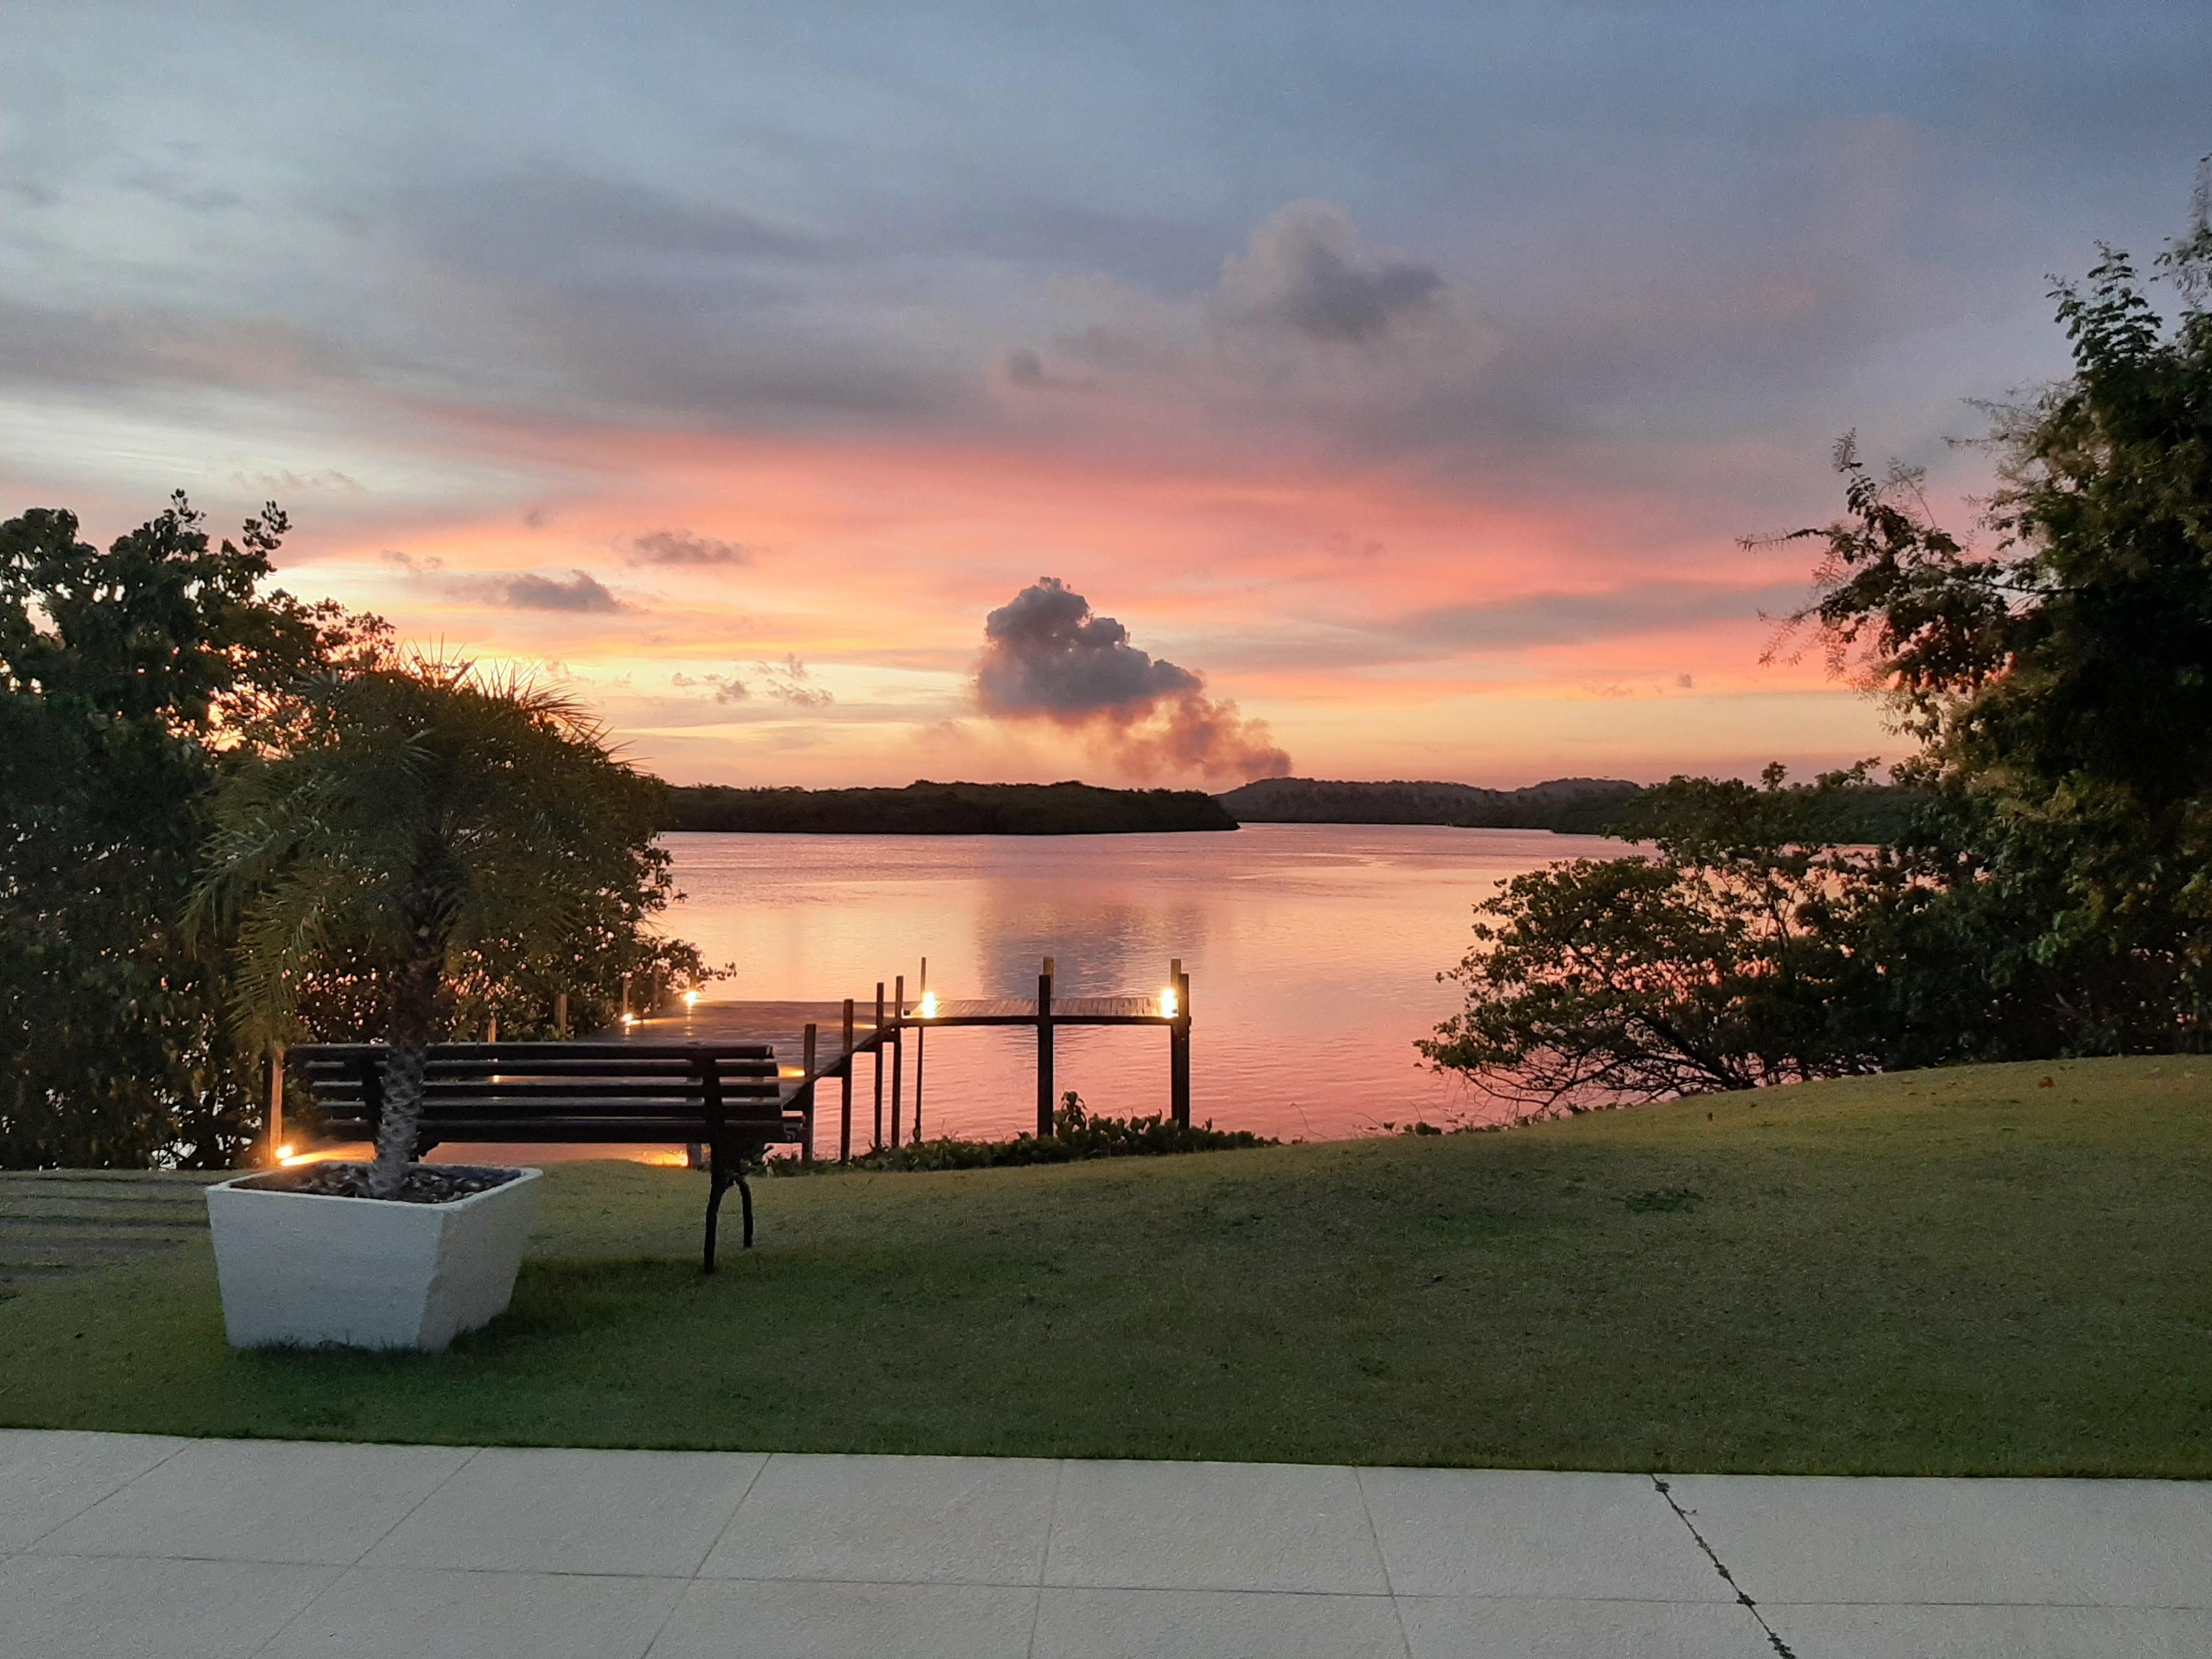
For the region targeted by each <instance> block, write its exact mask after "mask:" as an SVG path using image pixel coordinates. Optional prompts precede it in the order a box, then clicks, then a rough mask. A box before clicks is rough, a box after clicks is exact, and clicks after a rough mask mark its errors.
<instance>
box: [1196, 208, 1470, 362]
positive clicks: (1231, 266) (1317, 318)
mask: <svg viewBox="0 0 2212 1659" xmlns="http://www.w3.org/2000/svg"><path fill="white" fill-rule="evenodd" d="M1443 285H1444V279H1443V276H1440V275H1439V274H1438V273H1437V270H1436V269H1435V268H1434V267H1433V266H1431V265H1425V264H1417V263H1415V262H1414V261H1413V260H1410V259H1404V258H1394V257H1392V256H1389V255H1387V254H1383V253H1379V252H1376V251H1374V250H1373V249H1370V247H1368V246H1367V245H1366V244H1365V243H1364V241H1363V240H1361V239H1360V235H1359V232H1358V228H1356V227H1354V226H1353V224H1352V215H1351V214H1350V213H1349V212H1347V211H1346V210H1345V208H1344V207H1343V205H1342V204H1340V203H1336V202H1293V203H1291V204H1290V205H1289V206H1288V207H1285V209H1283V210H1282V211H1281V212H1279V213H1278V214H1276V216H1274V217H1273V218H1272V219H1270V220H1269V221H1268V222H1267V223H1266V224H1264V225H1262V226H1261V227H1260V228H1259V229H1258V230H1256V231H1255V232H1253V234H1252V241H1251V246H1250V248H1249V251H1248V252H1245V253H1243V254H1242V255H1231V257H1230V258H1229V259H1228V261H1227V262H1226V263H1225V264H1224V265H1223V266H1222V270H1221V283H1220V286H1219V288H1218V289H1217V290H1216V292H1215V294H1214V295H1213V304H1214V307H1215V308H1216V310H1217V313H1218V315H1219V316H1220V317H1221V318H1222V319H1225V320H1227V321H1230V322H1232V323H1241V324H1245V325H1259V326H1263V327H1273V328H1280V329H1286V330H1289V331H1291V332H1294V333H1297V334H1300V335H1303V336H1304V337H1306V338H1308V339H1310V340H1320V341H1325V342H1330V343H1349V344H1355V345H1356V344H1363V343H1367V342H1370V341H1374V340H1379V339H1381V338H1382V337H1383V336H1384V335H1386V334H1388V333H1389V331H1390V329H1391V326H1392V325H1394V324H1395V323H1397V322H1399V321H1401V319H1406V318H1407V317H1411V316H1414V315H1416V314H1419V313H1424V312H1426V311H1429V310H1431V308H1433V307H1434V306H1435V305H1436V303H1437V296H1438V295H1439V294H1440V293H1441V291H1442V290H1443Z"/></svg>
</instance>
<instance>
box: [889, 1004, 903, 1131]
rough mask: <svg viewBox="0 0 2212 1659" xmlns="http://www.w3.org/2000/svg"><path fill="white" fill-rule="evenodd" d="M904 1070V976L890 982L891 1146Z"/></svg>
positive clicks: (897, 1121) (896, 1123) (896, 1128)
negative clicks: (901, 1077) (900, 1082)
mask: <svg viewBox="0 0 2212 1659" xmlns="http://www.w3.org/2000/svg"><path fill="white" fill-rule="evenodd" d="M905 1070H906V975H904V974H901V975H899V976H898V977H897V978H896V980H894V981H891V1145H892V1146H894V1147H896V1146H897V1145H898V1144H899V1081H900V1073H902V1072H904V1071H905Z"/></svg>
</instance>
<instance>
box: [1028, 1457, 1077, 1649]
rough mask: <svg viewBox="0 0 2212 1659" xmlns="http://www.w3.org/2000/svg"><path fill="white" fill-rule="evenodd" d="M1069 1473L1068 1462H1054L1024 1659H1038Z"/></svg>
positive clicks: (1062, 1459)
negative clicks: (1054, 1545)
mask: <svg viewBox="0 0 2212 1659" xmlns="http://www.w3.org/2000/svg"><path fill="white" fill-rule="evenodd" d="M1066 1473H1067V1460H1066V1458H1065V1457H1055V1458H1054V1459H1053V1460H1052V1502H1051V1504H1049V1505H1048V1506H1047V1508H1046V1510H1045V1512H1044V1547H1043V1548H1042V1549H1041V1550H1039V1551H1038V1552H1037V1572H1036V1600H1035V1601H1031V1602H1030V1642H1029V1646H1027V1647H1026V1648H1024V1649H1023V1650H1022V1652H1023V1659H1036V1636H1037V1626H1039V1625H1040V1624H1042V1623H1043V1622H1044V1578H1045V1574H1046V1573H1048V1572H1049V1571H1051V1570H1052V1533H1053V1528H1055V1527H1057V1526H1058V1525H1059V1524H1060V1480H1061V1478H1062V1477H1063V1476H1065V1475H1066Z"/></svg>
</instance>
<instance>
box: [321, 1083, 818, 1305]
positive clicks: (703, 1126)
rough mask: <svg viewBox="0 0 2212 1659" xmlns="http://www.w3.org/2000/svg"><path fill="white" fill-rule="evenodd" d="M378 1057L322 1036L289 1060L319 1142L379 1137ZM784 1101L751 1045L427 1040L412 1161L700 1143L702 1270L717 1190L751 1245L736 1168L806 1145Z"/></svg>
mask: <svg viewBox="0 0 2212 1659" xmlns="http://www.w3.org/2000/svg"><path fill="white" fill-rule="evenodd" d="M385 1055H386V1048H385V1047H384V1045H383V1044H382V1043H375V1042H322V1043H313V1044H309V1045H305V1046H302V1047H301V1048H294V1049H292V1050H291V1051H290V1053H289V1054H288V1055H287V1056H286V1060H287V1062H288V1064H289V1066H291V1067H293V1068H294V1075H295V1076H297V1077H300V1078H301V1079H304V1080H305V1082H306V1083H307V1086H308V1087H309V1089H311V1090H312V1091H313V1093H314V1097H315V1103H316V1104H317V1105H318V1106H319V1107H320V1108H321V1109H322V1115H323V1124H324V1129H325V1133H327V1134H328V1135H330V1136H331V1137H332V1138H334V1139H339V1140H367V1141H370V1142H374V1140H375V1139H376V1132H377V1125H378V1123H379V1121H380V1119H381V1117H382V1115H383V1113H382V1098H383V1092H384V1060H385ZM805 1124H806V1120H805V1114H804V1113H803V1111H802V1110H801V1109H799V1108H798V1107H797V1106H795V1105H794V1106H791V1107H786V1106H785V1105H784V1104H782V1103H781V1089H780V1088H779V1087H778V1085H777V1081H776V1065H775V1051H774V1050H773V1049H771V1048H767V1047H765V1046H763V1045H761V1044H757V1043H753V1044H744V1045H732V1044H708V1043H655V1042H440V1043H434V1044H432V1045H431V1048H430V1054H429V1060H428V1065H427V1066H425V1067H424V1070H423V1075H422V1127H421V1130H420V1132H419V1133H418V1134H417V1136H416V1146H415V1156H416V1158H420V1157H422V1154H423V1153H425V1152H428V1151H429V1150H430V1149H431V1148H432V1147H433V1146H436V1145H438V1143H439V1142H441V1141H446V1140H453V1141H501V1142H509V1143H512V1142H517V1141H524V1142H547V1141H554V1142H562V1143H577V1144H583V1145H592V1144H599V1145H605V1144H611V1143H617V1142H623V1143H635V1142H639V1141H645V1142H652V1143H657V1144H663V1145H668V1144H681V1145H704V1146H706V1147H707V1148H708V1170H709V1172H710V1185H709V1188H708V1198H707V1244H706V1271H707V1272H708V1273H712V1272H714V1228H715V1221H716V1218H717V1217H718V1216H719V1214H720V1211H721V1207H722V1194H724V1193H725V1192H726V1191H727V1190H728V1189H729V1188H731V1187H732V1186H734V1187H736V1188H737V1189H738V1200H739V1201H740V1203H741V1204H742V1205H743V1206H744V1224H745V1226H744V1232H745V1248H746V1249H751V1248H752V1243H753V1194H752V1188H750V1187H748V1186H747V1185H746V1184H745V1178H744V1166H745V1164H746V1163H747V1162H748V1161H750V1159H753V1158H758V1157H759V1156H760V1155H761V1152H762V1151H763V1149H764V1148H766V1147H768V1146H772V1145H775V1144H779V1143H789V1142H794V1141H799V1140H802V1139H804V1138H805Z"/></svg>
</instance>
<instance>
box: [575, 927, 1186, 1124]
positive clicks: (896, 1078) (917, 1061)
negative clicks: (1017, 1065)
mask: <svg viewBox="0 0 2212 1659" xmlns="http://www.w3.org/2000/svg"><path fill="white" fill-rule="evenodd" d="M1168 975H1169V977H1168V984H1169V986H1170V990H1169V991H1168V992H1165V993H1162V994H1155V995H1152V996H1106V997H1062V996H1057V995H1055V994H1054V990H1053V980H1054V960H1053V958H1052V957H1046V958H1045V960H1044V965H1043V970H1042V972H1041V973H1039V974H1038V975H1037V994H1036V996H1035V997H958V998H945V999H942V1000H940V999H939V998H937V997H934V996H932V995H930V994H929V993H928V977H929V964H928V963H927V962H926V961H925V962H924V963H922V965H921V976H920V978H919V979H918V980H917V981H916V987H917V988H916V990H915V994H913V995H911V996H909V995H908V994H907V989H906V980H905V978H904V976H903V975H901V976H900V977H897V978H896V979H893V980H891V981H889V982H888V983H887V984H884V983H879V984H878V986H877V987H876V990H875V994H874V995H873V996H872V997H869V998H865V999H863V998H858V997H855V998H853V999H851V1000H847V1001H840V1002H791V1001H786V1002H768V1001H731V1000H720V999H714V998H708V997H705V996H702V995H698V994H692V995H690V996H687V997H684V998H680V999H675V1000H671V1001H669V1002H666V1003H664V1004H662V1005H661V1006H659V1007H657V1008H653V1009H651V1010H648V1011H645V1012H634V1013H629V1014H625V1015H624V1016H623V1020H622V1023H621V1024H620V1025H619V1026H618V1027H617V1029H615V1030H610V1031H606V1032H602V1033H599V1034H598V1036H599V1037H601V1038H609V1037H626V1038H629V1039H631V1040H634V1041H636V1042H712V1043H738V1042H762V1043H766V1044H768V1045H769V1047H771V1048H774V1049H775V1054H776V1060H777V1061H778V1063H779V1065H780V1066H781V1070H782V1074H783V1085H784V1098H785V1099H786V1100H787V1101H790V1102H794V1103H797V1104H798V1105H799V1107H800V1108H801V1109H803V1110H804V1111H805V1113H806V1121H807V1139H806V1144H805V1148H804V1150H803V1155H804V1156H805V1158H807V1159H808V1160H810V1161H811V1159H812V1158H814V1157H815V1156H816V1155H817V1152H820V1151H822V1150H823V1149H822V1148H821V1147H820V1145H819V1142H820V1132H819V1129H818V1128H817V1113H818V1111H819V1109H820V1108H821V1106H822V1104H823V1102H822V1101H821V1099H820V1095H821V1091H822V1085H824V1084H831V1085H835V1087H836V1114H837V1119H836V1157H837V1158H839V1159H840V1160H841V1161H842V1160H846V1159H849V1158H851V1157H852V1156H853V1152H854V1138H855V1133H856V1129H855V1125H854V1098H853V1095H854V1071H855V1069H856V1067H855V1062H856V1061H857V1060H860V1059H861V1058H862V1057H863V1056H872V1057H873V1066H872V1079H871V1080H872V1085H873V1099H872V1103H871V1105H870V1109H869V1117H868V1120H867V1121H866V1124H865V1126H863V1127H861V1129H860V1133H863V1134H864V1135H865V1136H866V1146H886V1145H888V1146H900V1145H902V1144H903V1143H904V1142H905V1141H907V1140H909V1139H913V1140H919V1139H921V1132H922V1081H923V1064H924V1060H925V1059H926V1056H927V1048H926V1043H927V1036H928V1034H929V1033H930V1032H931V1031H932V1030H937V1029H940V1028H945V1027H958V1026H975V1025H986V1026H999V1027H1012V1028H1016V1029H1022V1028H1027V1029H1029V1030H1034V1031H1035V1032H1036V1041H1037V1068H1036V1085H1037V1087H1036V1106H1037V1115H1036V1125H1037V1127H1036V1132H1037V1133H1038V1134H1039V1135H1040V1136H1043V1135H1049V1134H1050V1133H1052V1124H1053V1109H1054V1107H1055V1106H1056V1105H1057V1104H1058V1103H1059V1097H1058V1095H1057V1093H1056V1091H1055V1085H1054V1073H1053V1048H1054V1044H1053V1035H1054V1032H1055V1031H1057V1030H1059V1029H1060V1027H1062V1026H1068V1025H1157V1026H1159V1027H1161V1028H1163V1029H1164V1030H1166V1032H1167V1034H1168V1111H1169V1115H1170V1116H1171V1117H1172V1118H1173V1119H1174V1121H1176V1122H1177V1123H1180V1124H1184V1125H1188V1123H1189V1122H1190V1024H1191V1018H1190V976H1189V975H1188V974H1186V973H1184V972H1183V970H1182V963H1181V962H1180V961H1177V962H1174V963H1170V964H1169V967H1168ZM908 1042H912V1044H913V1046H914V1093H913V1115H912V1121H911V1125H910V1126H909V1124H908V1120H907V1097H906V1082H905V1073H906V1064H905V1062H906V1057H907V1056H906V1048H907V1045H908ZM887 1083H888V1091H886V1084H887ZM886 1107H888V1117H887V1116H886ZM887 1131H888V1133H886V1132H887ZM865 1149H866V1148H865V1147H864V1148H863V1150H865Z"/></svg>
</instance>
